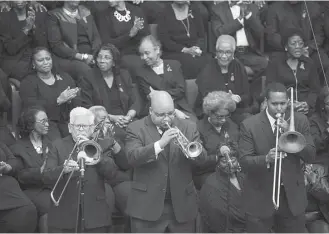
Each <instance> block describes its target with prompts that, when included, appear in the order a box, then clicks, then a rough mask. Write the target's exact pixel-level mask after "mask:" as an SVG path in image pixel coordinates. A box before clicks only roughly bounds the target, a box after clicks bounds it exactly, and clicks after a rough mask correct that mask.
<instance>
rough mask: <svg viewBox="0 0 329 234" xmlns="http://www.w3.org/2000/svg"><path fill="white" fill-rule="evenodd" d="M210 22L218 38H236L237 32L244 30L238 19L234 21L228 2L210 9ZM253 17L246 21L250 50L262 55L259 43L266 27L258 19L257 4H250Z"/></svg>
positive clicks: (245, 26)
mask: <svg viewBox="0 0 329 234" xmlns="http://www.w3.org/2000/svg"><path fill="white" fill-rule="evenodd" d="M210 10H211V11H210V17H211V18H210V22H211V27H212V31H213V32H214V35H215V36H216V38H218V37H219V36H220V35H225V34H228V35H231V36H233V37H234V38H235V33H236V31H238V30H240V29H241V28H243V25H242V24H241V23H240V22H239V21H238V19H235V20H234V19H233V15H232V12H231V9H230V6H229V4H228V2H222V3H218V4H216V5H212V6H211V8H210ZM250 10H251V12H252V15H251V17H250V18H249V19H245V20H244V29H245V32H246V36H247V40H248V43H249V46H250V48H252V49H253V50H254V52H258V53H260V50H259V43H260V40H261V37H262V34H263V32H264V27H263V25H262V23H261V21H260V19H259V17H258V8H257V6H256V5H255V4H250Z"/></svg>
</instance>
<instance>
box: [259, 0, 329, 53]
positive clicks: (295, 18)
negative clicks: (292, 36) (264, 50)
mask: <svg viewBox="0 0 329 234" xmlns="http://www.w3.org/2000/svg"><path fill="white" fill-rule="evenodd" d="M307 10H308V12H309V14H310V17H311V22H312V27H313V30H314V34H315V37H316V41H317V43H318V46H319V47H321V46H322V44H323V42H324V39H325V36H324V28H323V27H324V26H323V18H322V17H321V9H320V6H319V4H318V3H317V2H314V1H307ZM291 27H297V28H300V29H301V30H302V31H303V33H304V37H305V42H306V43H307V46H308V47H309V52H310V54H312V52H313V51H314V50H315V49H316V46H315V41H314V38H313V34H312V29H311V25H310V21H309V18H308V16H307V15H306V14H305V3H304V2H298V3H297V4H290V2H285V1H278V2H275V3H273V4H271V5H270V7H269V9H268V13H267V19H266V41H267V43H268V45H269V46H270V48H271V50H275V51H283V50H284V48H283V45H282V43H281V33H282V32H283V30H284V29H285V28H291Z"/></svg>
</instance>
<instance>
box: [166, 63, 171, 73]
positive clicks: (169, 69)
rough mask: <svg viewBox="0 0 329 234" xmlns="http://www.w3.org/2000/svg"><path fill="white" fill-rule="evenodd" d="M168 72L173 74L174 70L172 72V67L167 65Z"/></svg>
mask: <svg viewBox="0 0 329 234" xmlns="http://www.w3.org/2000/svg"><path fill="white" fill-rule="evenodd" d="M167 71H168V72H171V71H172V70H171V67H170V66H169V64H167Z"/></svg>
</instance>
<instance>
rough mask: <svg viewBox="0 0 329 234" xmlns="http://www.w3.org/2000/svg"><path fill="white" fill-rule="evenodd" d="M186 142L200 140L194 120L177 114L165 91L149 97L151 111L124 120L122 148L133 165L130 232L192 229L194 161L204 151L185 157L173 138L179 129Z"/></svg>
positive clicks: (202, 157) (195, 207)
mask: <svg viewBox="0 0 329 234" xmlns="http://www.w3.org/2000/svg"><path fill="white" fill-rule="evenodd" d="M166 122H167V123H168V124H169V125H171V126H176V127H177V128H178V129H179V130H180V131H181V133H182V134H183V135H184V136H185V137H186V138H187V139H188V140H189V141H190V142H194V141H198V142H199V141H200V135H199V132H198V131H197V127H196V124H195V123H193V122H192V121H190V120H184V119H179V118H176V117H175V108H174V102H173V99H172V98H171V96H170V94H169V93H167V92H165V91H155V93H154V94H153V95H152V96H151V107H150V108H149V115H148V116H146V117H145V118H143V119H141V120H138V121H135V122H133V123H131V124H130V125H128V128H127V138H126V145H125V151H126V155H127V158H128V163H129V165H130V166H131V167H132V168H133V169H134V170H133V181H132V185H131V186H132V188H131V191H130V194H129V197H128V203H127V213H128V215H129V216H131V231H132V232H138V233H139V232H155V233H156V232H160V233H164V232H166V231H169V232H195V227H196V224H195V220H196V217H197V213H198V205H197V194H196V189H195V186H194V183H193V180H192V168H193V166H194V165H196V164H197V165H202V164H203V163H204V162H206V157H207V153H206V151H205V150H204V149H202V152H201V154H200V155H199V156H198V157H196V158H194V159H191V158H187V157H186V156H185V155H184V153H183V152H182V151H181V149H180V148H179V146H178V145H176V144H175V143H174V139H175V138H176V137H177V136H178V134H179V133H178V130H177V129H175V128H169V129H168V128H167V124H166Z"/></svg>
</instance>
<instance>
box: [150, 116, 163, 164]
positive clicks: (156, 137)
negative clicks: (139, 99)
mask: <svg viewBox="0 0 329 234" xmlns="http://www.w3.org/2000/svg"><path fill="white" fill-rule="evenodd" d="M145 125H146V126H148V127H147V128H146V131H147V132H148V134H149V135H150V137H151V139H152V140H153V142H156V141H158V140H160V138H161V136H160V133H159V132H158V129H157V128H156V126H155V125H154V123H153V122H152V120H151V117H150V116H147V117H146V119H145ZM160 154H162V155H163V156H164V157H165V158H166V159H168V158H167V154H166V153H165V150H163V151H161V153H160Z"/></svg>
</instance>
